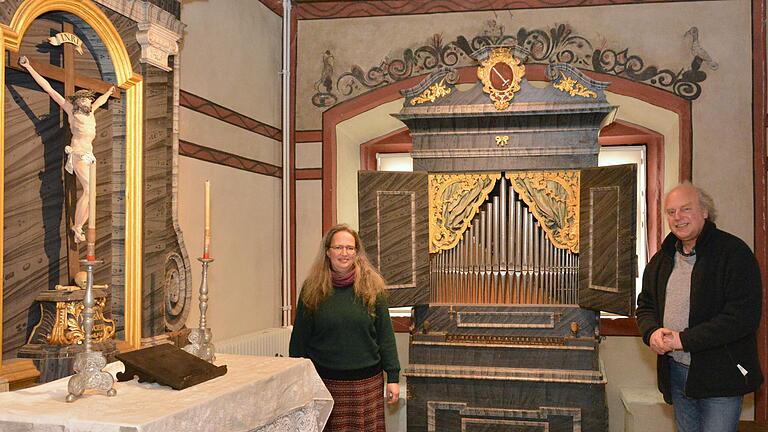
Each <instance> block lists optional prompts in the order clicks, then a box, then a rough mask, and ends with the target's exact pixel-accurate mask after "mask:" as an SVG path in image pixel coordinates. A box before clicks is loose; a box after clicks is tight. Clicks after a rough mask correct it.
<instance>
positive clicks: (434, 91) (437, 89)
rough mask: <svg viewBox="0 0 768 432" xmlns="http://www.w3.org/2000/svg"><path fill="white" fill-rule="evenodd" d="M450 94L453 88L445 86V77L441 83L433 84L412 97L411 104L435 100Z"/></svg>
mask: <svg viewBox="0 0 768 432" xmlns="http://www.w3.org/2000/svg"><path fill="white" fill-rule="evenodd" d="M449 94H451V89H450V88H448V87H446V86H445V79H442V80H440V82H439V83H435V84H432V85H431V86H429V88H428V89H426V90H424V91H423V92H421V94H420V95H418V96H416V97H415V98H413V99H411V105H418V104H423V103H426V102H434V101H436V100H438V99H440V98H441V97H444V96H448V95H449Z"/></svg>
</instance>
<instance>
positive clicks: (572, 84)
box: [553, 72, 597, 99]
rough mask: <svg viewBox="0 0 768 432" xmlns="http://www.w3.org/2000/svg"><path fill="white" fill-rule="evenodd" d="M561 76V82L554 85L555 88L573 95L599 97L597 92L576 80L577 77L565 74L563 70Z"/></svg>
mask: <svg viewBox="0 0 768 432" xmlns="http://www.w3.org/2000/svg"><path fill="white" fill-rule="evenodd" d="M560 76H561V77H562V78H561V79H560V82H559V83H557V84H555V85H553V87H554V88H556V89H558V90H560V91H562V92H565V93H568V94H569V95H571V96H581V97H585V98H594V99H597V93H596V92H594V91H592V90H590V89H588V88H586V87H585V86H583V85H582V84H581V83H578V82H576V80H575V79H573V78H571V77H567V76H565V74H564V73H562V72H560Z"/></svg>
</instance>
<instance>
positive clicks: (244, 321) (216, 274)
mask: <svg viewBox="0 0 768 432" xmlns="http://www.w3.org/2000/svg"><path fill="white" fill-rule="evenodd" d="M181 20H182V22H184V24H186V26H187V27H186V29H185V33H184V39H183V41H182V44H181V57H180V62H181V67H180V74H181V75H180V87H181V89H182V90H183V91H186V92H189V93H192V94H195V95H197V96H200V97H202V98H205V99H208V100H210V101H212V102H214V103H217V104H219V105H221V106H224V107H226V108H228V109H230V110H232V111H235V112H238V113H240V114H242V115H245V116H247V117H250V118H252V119H255V120H257V121H260V122H262V123H265V124H268V125H270V126H274V127H276V128H281V124H280V123H281V117H280V112H281V108H280V107H281V84H280V82H281V81H280V75H279V72H280V69H281V64H282V63H281V62H282V60H281V38H282V33H281V18H280V17H279V16H277V15H275V14H274V13H273V12H272V11H270V10H269V9H267V8H266V7H265V6H264V5H262V4H261V3H260V2H258V1H250V0H208V1H190V2H183V3H182V9H181ZM179 135H180V139H181V140H184V141H189V142H191V143H194V144H198V145H201V146H205V147H210V148H213V149H216V150H220V151H224V152H227V153H231V154H234V155H237V156H240V157H244V158H247V159H251V160H256V161H261V162H266V163H270V164H272V165H277V166H280V165H282V163H281V162H282V161H281V143H280V141H276V140H274V139H271V138H268V137H264V136H262V135H259V134H256V133H254V132H251V131H249V130H246V129H243V128H240V127H237V126H234V125H232V124H229V123H226V122H224V121H221V120H217V119H215V118H212V117H210V116H207V115H204V114H200V113H198V112H196V111H194V110H191V109H187V108H181V109H180V115H179ZM205 180H211V189H212V199H211V207H212V209H211V230H212V236H213V239H212V245H211V256H212V258H214V260H215V261H214V262H213V263H212V264H211V265H210V269H209V278H208V284H209V296H210V299H209V305H208V311H207V313H206V315H207V318H208V327H210V328H211V329H212V331H213V336H214V342H215V341H216V340H222V339H227V338H229V337H233V336H237V335H240V334H245V333H250V332H253V331H257V330H261V329H264V328H268V327H275V326H279V325H280V324H281V322H280V321H281V312H280V306H281V280H282V278H281V272H282V267H281V229H282V228H281V200H282V198H281V190H282V184H281V179H280V178H276V177H271V176H266V175H261V174H256V173H252V172H249V171H245V170H240V169H236V168H233V167H228V166H224V165H220V164H216V163H211V162H204V161H201V160H199V159H194V158H191V157H186V156H181V157H180V160H179V223H180V225H181V229H182V231H183V233H184V238H185V242H186V245H187V248H188V249H187V251H188V253H189V256H190V259H191V260H192V285H193V289H194V290H193V292H194V296H193V299H192V304H193V305H194V307H193V309H192V310H191V311H190V315H189V318H188V319H187V326H188V327H197V326H198V320H199V311H198V308H197V304H198V298H197V292H198V288H199V286H200V279H201V278H200V276H201V265H200V263H199V262H198V261H197V257H200V256H201V254H202V244H203V183H204V181H205Z"/></svg>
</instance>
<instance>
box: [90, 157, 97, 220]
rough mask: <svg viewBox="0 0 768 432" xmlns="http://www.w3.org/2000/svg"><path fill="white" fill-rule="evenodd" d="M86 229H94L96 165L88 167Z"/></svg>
mask: <svg viewBox="0 0 768 432" xmlns="http://www.w3.org/2000/svg"><path fill="white" fill-rule="evenodd" d="M88 228H89V229H90V228H93V229H95V228H96V164H95V163H92V164H90V165H88Z"/></svg>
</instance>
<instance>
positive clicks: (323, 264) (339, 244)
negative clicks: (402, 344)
mask: <svg viewBox="0 0 768 432" xmlns="http://www.w3.org/2000/svg"><path fill="white" fill-rule="evenodd" d="M387 307H388V306H387V302H386V299H385V291H384V280H383V279H382V278H381V275H379V273H378V272H377V271H376V269H374V268H373V267H372V266H371V263H370V262H369V261H368V258H367V257H366V256H365V251H364V249H363V245H362V243H361V241H360V237H359V236H358V235H357V232H356V231H355V230H353V229H352V228H350V227H348V226H347V225H336V226H334V227H333V228H331V229H330V230H329V231H328V232H327V233H326V234H325V237H324V238H323V245H322V250H321V251H320V254H318V256H317V258H316V259H315V262H314V264H313V265H312V268H311V269H310V273H309V276H308V277H307V279H306V280H305V281H304V285H302V287H301V298H300V299H299V302H298V307H297V309H296V322H295V323H294V327H293V333H292V334H291V343H290V355H291V357H307V358H309V359H311V360H312V363H314V365H315V368H316V369H317V373H318V374H319V375H320V377H321V378H322V379H323V382H324V383H325V386H326V387H327V388H328V391H330V392H331V395H332V396H333V401H334V406H333V411H332V412H331V417H330V418H329V419H328V423H327V424H326V426H325V430H326V431H332V432H383V431H384V399H383V398H382V397H381V396H382V389H383V387H384V378H383V376H382V370H383V371H384V372H386V376H387V387H386V388H387V393H386V399H387V402H388V403H390V404H394V403H396V402H397V400H398V398H399V395H400V387H399V385H398V381H399V374H400V362H399V361H398V359H397V349H396V347H395V334H394V332H393V331H392V323H391V321H390V318H389V311H388V309H387Z"/></svg>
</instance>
